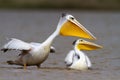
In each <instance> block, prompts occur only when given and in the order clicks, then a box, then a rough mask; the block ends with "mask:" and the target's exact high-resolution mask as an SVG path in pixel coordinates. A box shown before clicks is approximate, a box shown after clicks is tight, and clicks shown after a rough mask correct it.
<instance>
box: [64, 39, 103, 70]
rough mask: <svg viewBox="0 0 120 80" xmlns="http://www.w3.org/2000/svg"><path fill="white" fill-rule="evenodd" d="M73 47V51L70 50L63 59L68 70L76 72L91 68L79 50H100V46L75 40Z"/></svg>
mask: <svg viewBox="0 0 120 80" xmlns="http://www.w3.org/2000/svg"><path fill="white" fill-rule="evenodd" d="M73 45H74V50H71V51H70V52H69V53H68V54H67V56H66V58H65V64H66V66H67V67H68V68H70V69H76V70H87V69H90V68H91V67H92V64H91V61H90V59H89V57H88V56H87V55H86V54H85V53H83V52H82V51H81V50H95V49H99V48H102V46H100V45H97V44H95V43H92V42H88V41H86V40H83V39H78V40H75V41H74V42H73Z"/></svg>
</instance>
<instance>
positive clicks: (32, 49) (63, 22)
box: [1, 13, 96, 69]
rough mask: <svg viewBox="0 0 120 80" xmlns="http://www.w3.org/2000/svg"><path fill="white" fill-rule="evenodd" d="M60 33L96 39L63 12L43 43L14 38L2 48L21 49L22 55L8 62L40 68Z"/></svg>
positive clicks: (25, 66)
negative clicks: (53, 29)
mask: <svg viewBox="0 0 120 80" xmlns="http://www.w3.org/2000/svg"><path fill="white" fill-rule="evenodd" d="M58 35H61V36H75V37H83V38H88V39H96V38H95V37H94V36H93V35H92V34H91V33H90V32H89V31H88V30H87V29H86V28H85V27H84V26H82V25H81V24H80V23H79V22H78V21H77V20H76V19H75V18H74V17H73V16H72V15H70V14H65V13H63V14H62V16H61V18H60V20H59V23H58V25H57V28H56V30H55V31H54V32H53V33H52V34H51V35H50V36H49V37H48V38H47V39H46V40H45V41H44V42H43V43H40V44H38V43H28V42H24V41H22V40H19V39H15V38H12V39H11V40H10V41H9V42H8V43H6V44H5V45H4V46H3V48H2V49H1V50H2V51H4V52H6V51H8V50H20V51H21V54H20V57H19V58H18V59H17V60H14V61H7V63H8V64H14V65H21V66H23V68H24V69H26V68H27V66H37V67H38V68H40V65H41V63H43V62H44V61H45V60H46V59H47V57H48V55H49V53H50V49H51V45H52V43H53V41H54V39H55V37H57V36H58Z"/></svg>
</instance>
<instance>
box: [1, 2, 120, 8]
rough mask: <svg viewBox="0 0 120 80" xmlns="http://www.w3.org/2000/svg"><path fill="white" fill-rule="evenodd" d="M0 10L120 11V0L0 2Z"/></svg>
mask: <svg viewBox="0 0 120 80" xmlns="http://www.w3.org/2000/svg"><path fill="white" fill-rule="evenodd" d="M0 8H2V9H12V8H13V9H58V8H59V9H86V10H120V0H0Z"/></svg>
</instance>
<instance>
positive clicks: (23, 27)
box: [0, 10, 120, 80]
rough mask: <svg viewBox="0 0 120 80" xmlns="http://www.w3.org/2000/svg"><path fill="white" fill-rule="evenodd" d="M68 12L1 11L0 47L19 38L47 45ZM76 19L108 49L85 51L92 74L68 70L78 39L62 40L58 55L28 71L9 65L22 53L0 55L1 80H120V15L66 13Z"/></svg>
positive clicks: (59, 40)
mask: <svg viewBox="0 0 120 80" xmlns="http://www.w3.org/2000/svg"><path fill="white" fill-rule="evenodd" d="M62 12H64V11H52V10H51V11H44V10H40V11H24V10H23V11H22V10H20V11H17V10H12V11H9V10H0V47H2V45H4V43H6V42H7V40H6V38H18V39H21V40H24V41H27V42H43V41H44V40H45V39H46V38H47V37H48V36H49V35H50V34H51V33H52V32H53V31H54V30H55V28H56V26H57V23H58V21H59V17H60V15H61V13H62ZM65 12H68V13H70V14H72V15H74V16H75V17H76V18H77V20H78V21H79V22H80V23H81V24H83V25H84V26H85V27H86V28H87V29H88V30H89V31H91V32H92V33H93V34H94V35H95V36H96V37H97V39H98V40H97V41H94V42H95V43H97V44H100V45H102V46H103V47H104V48H103V49H100V50H96V51H89V52H88V51H85V52H86V53H87V55H88V56H89V58H90V59H91V61H92V64H93V68H92V70H87V71H76V70H68V69H66V66H65V64H64V58H65V56H66V54H67V53H68V52H69V50H71V49H72V44H71V43H72V42H73V41H74V40H75V39H77V38H74V37H62V36H59V37H57V38H56V39H55V40H54V43H53V46H54V47H56V53H53V54H52V53H51V54H50V55H49V57H48V59H47V60H46V61H45V62H44V63H43V64H42V66H41V69H39V70H38V69H37V68H36V67H35V66H31V67H28V69H27V70H26V71H24V70H23V69H22V67H21V66H16V65H8V64H7V63H6V61H7V60H14V59H16V57H17V55H18V52H16V51H10V52H7V53H2V52H0V53H1V54H0V80H119V79H120V53H119V52H120V49H119V47H120V42H119V41H120V40H119V39H120V12H95V11H93V12H90V11H65Z"/></svg>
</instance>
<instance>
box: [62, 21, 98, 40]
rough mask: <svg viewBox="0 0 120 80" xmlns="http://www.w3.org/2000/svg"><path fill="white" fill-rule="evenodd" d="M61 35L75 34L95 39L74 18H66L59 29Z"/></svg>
mask: <svg viewBox="0 0 120 80" xmlns="http://www.w3.org/2000/svg"><path fill="white" fill-rule="evenodd" d="M60 34H61V35H63V36H76V37H82V38H88V39H94V40H95V39H96V37H94V36H93V35H92V34H91V33H90V32H89V31H88V30H87V29H86V28H85V27H84V26H83V25H81V24H80V23H79V22H78V21H77V20H76V19H67V20H66V21H65V22H64V24H63V25H62V27H61V29H60Z"/></svg>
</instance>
